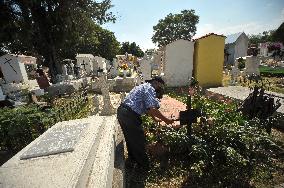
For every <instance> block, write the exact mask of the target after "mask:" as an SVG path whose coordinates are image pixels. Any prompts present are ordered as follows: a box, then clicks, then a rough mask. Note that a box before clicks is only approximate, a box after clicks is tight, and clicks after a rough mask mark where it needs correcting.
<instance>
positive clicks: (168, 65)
mask: <svg viewBox="0 0 284 188" xmlns="http://www.w3.org/2000/svg"><path fill="white" fill-rule="evenodd" d="M165 51H166V52H165V67H164V79H165V82H166V84H167V86H170V87H177V86H185V85H188V84H189V80H190V79H191V77H192V70H193V52H194V42H191V41H187V40H177V41H175V42H172V43H170V44H168V45H167V46H166V50H165Z"/></svg>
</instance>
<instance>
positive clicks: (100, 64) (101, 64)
mask: <svg viewBox="0 0 284 188" xmlns="http://www.w3.org/2000/svg"><path fill="white" fill-rule="evenodd" d="M95 60H96V61H97V66H96V67H97V70H100V69H101V70H102V72H106V70H107V66H106V60H105V58H102V57H99V56H95ZM97 70H95V71H97Z"/></svg>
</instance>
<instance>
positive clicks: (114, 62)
mask: <svg viewBox="0 0 284 188" xmlns="http://www.w3.org/2000/svg"><path fill="white" fill-rule="evenodd" d="M112 65H113V67H114V68H115V69H117V68H118V62H117V59H116V58H113V59H112Z"/></svg>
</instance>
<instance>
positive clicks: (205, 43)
mask: <svg viewBox="0 0 284 188" xmlns="http://www.w3.org/2000/svg"><path fill="white" fill-rule="evenodd" d="M224 47H225V37H224V36H220V35H215V34H213V35H209V36H205V37H203V38H200V39H198V40H197V42H196V43H195V52H194V77H195V78H196V79H197V80H198V82H199V84H200V85H201V86H203V87H211V86H221V85H222V78H223V63H224Z"/></svg>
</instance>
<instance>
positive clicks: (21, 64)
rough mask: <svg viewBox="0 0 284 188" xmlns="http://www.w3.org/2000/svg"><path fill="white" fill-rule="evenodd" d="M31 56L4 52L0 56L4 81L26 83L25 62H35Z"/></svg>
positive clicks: (0, 66)
mask: <svg viewBox="0 0 284 188" xmlns="http://www.w3.org/2000/svg"><path fill="white" fill-rule="evenodd" d="M35 63H36V58H35V57H32V56H24V55H15V54H6V55H3V56H1V57H0V68H1V71H2V73H3V76H4V79H5V81H6V83H28V75H27V71H26V68H25V64H35Z"/></svg>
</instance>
